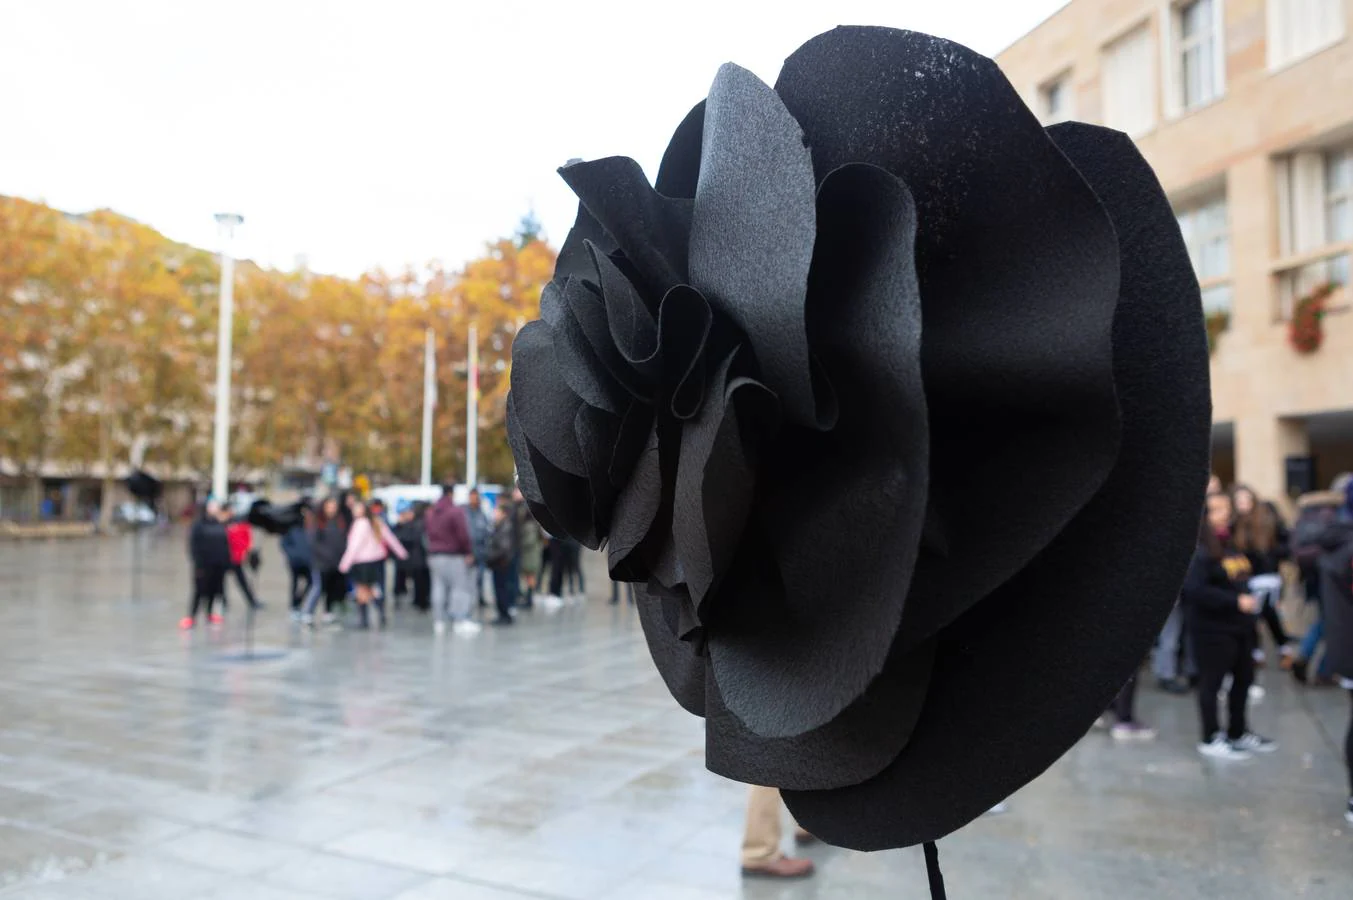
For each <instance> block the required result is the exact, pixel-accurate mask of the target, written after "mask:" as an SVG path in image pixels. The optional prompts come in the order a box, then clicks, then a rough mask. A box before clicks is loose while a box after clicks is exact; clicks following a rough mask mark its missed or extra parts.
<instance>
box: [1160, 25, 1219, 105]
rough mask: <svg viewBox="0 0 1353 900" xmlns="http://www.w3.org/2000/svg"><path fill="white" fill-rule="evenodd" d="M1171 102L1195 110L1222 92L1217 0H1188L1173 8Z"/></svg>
mask: <svg viewBox="0 0 1353 900" xmlns="http://www.w3.org/2000/svg"><path fill="white" fill-rule="evenodd" d="M1172 28H1173V30H1174V38H1175V45H1176V50H1175V60H1174V85H1173V86H1172V92H1173V93H1174V105H1175V106H1176V107H1177V108H1178V110H1179V111H1185V110H1190V109H1196V108H1198V107H1200V106H1204V105H1206V104H1208V103H1211V102H1212V101H1213V100H1216V99H1217V98H1218V97H1220V96H1221V95H1222V91H1223V82H1224V80H1225V77H1226V75H1225V73H1226V50H1225V44H1224V43H1223V42H1222V40H1221V37H1222V34H1223V22H1222V3H1221V0H1192V2H1188V3H1184V4H1182V5H1180V6H1176V7H1174V15H1173V24H1172Z"/></svg>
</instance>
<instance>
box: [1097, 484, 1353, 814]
mask: <svg viewBox="0 0 1353 900" xmlns="http://www.w3.org/2000/svg"><path fill="white" fill-rule="evenodd" d="M1285 597H1292V598H1293V599H1294V600H1296V598H1297V597H1299V598H1300V601H1299V602H1301V603H1304V605H1305V606H1306V611H1307V615H1305V616H1302V617H1301V618H1304V619H1308V620H1309V624H1308V625H1307V627H1306V628H1305V629H1304V632H1303V633H1302V634H1300V635H1298V634H1294V633H1293V632H1292V631H1290V630H1289V628H1288V624H1289V623H1288V622H1286V621H1284V616H1283V600H1284V598H1285ZM1293 618H1296V617H1293ZM1265 636H1267V638H1268V642H1267V644H1266V643H1265V640H1264V638H1265ZM1266 647H1268V648H1271V650H1272V654H1273V656H1274V657H1276V664H1277V667H1278V668H1280V669H1282V670H1286V671H1288V672H1290V673H1291V675H1292V677H1293V678H1294V679H1295V680H1296V681H1297V682H1298V683H1299V684H1300V685H1302V686H1303V687H1310V688H1340V689H1343V690H1345V691H1347V692H1348V696H1349V699H1350V701H1353V476H1343V477H1341V478H1339V479H1337V480H1336V482H1335V484H1334V486H1333V488H1332V489H1331V490H1329V491H1321V492H1316V493H1312V494H1307V495H1305V496H1303V497H1301V498H1299V500H1298V501H1297V503H1296V518H1295V521H1294V522H1293V524H1292V525H1291V527H1289V526H1288V524H1287V522H1286V521H1285V519H1284V517H1283V515H1282V513H1281V511H1280V510H1279V508H1278V506H1277V505H1276V504H1275V503H1273V502H1272V501H1270V500H1267V499H1265V498H1262V497H1260V496H1258V495H1257V494H1256V493H1255V492H1254V491H1253V490H1251V489H1250V488H1249V487H1247V486H1245V485H1234V486H1232V487H1231V488H1230V489H1229V490H1228V489H1224V488H1223V486H1222V484H1221V481H1220V479H1218V478H1216V477H1215V476H1214V477H1213V478H1212V479H1211V481H1210V482H1209V484H1208V490H1207V496H1206V501H1205V505H1204V510H1203V515H1202V519H1201V522H1200V526H1199V533H1198V544H1197V547H1196V549H1195V552H1194V556H1193V560H1192V562H1191V564H1190V566H1189V571H1188V575H1187V577H1186V579H1185V581H1184V585H1183V589H1182V590H1181V591H1180V597H1179V602H1178V604H1177V605H1176V607H1175V609H1174V611H1173V612H1172V613H1171V614H1170V617H1169V619H1168V620H1167V621H1166V623H1165V626H1164V628H1163V629H1162V631H1161V634H1160V637H1159V639H1158V641H1157V643H1156V647H1155V650H1154V652H1153V654H1152V660H1151V671H1152V674H1153V675H1154V677H1155V680H1156V684H1157V685H1158V686H1159V688H1160V689H1161V690H1163V691H1166V692H1168V693H1171V694H1181V695H1183V694H1188V693H1190V692H1193V693H1196V699H1197V705H1198V718H1199V742H1198V752H1199V753H1201V754H1202V755H1204V756H1206V757H1209V758H1212V759H1217V760H1244V759H1249V758H1251V757H1252V756H1254V755H1255V754H1264V753H1272V752H1275V751H1276V750H1277V749H1278V743H1277V741H1275V740H1274V739H1273V738H1270V737H1267V736H1265V735H1262V734H1259V733H1257V732H1256V731H1254V730H1253V729H1252V728H1251V727H1250V724H1249V716H1248V713H1249V706H1250V704H1251V703H1252V702H1255V701H1257V700H1258V699H1260V698H1262V697H1263V695H1264V689H1263V688H1262V687H1260V686H1259V685H1258V684H1256V677H1255V676H1256V670H1257V669H1258V668H1260V667H1262V666H1265V665H1268V664H1269V663H1270V662H1273V661H1275V660H1274V659H1273V657H1271V656H1270V653H1269V650H1267V649H1266ZM1136 688H1137V684H1136V678H1135V677H1134V678H1133V679H1131V680H1129V682H1128V684H1127V685H1125V686H1124V687H1123V690H1122V691H1121V692H1120V693H1119V695H1118V697H1117V698H1116V699H1115V700H1114V702H1113V704H1112V705H1111V707H1110V709H1109V711H1108V712H1107V713H1106V714H1105V716H1104V717H1103V718H1102V719H1101V721H1100V722H1099V723H1098V724H1100V725H1101V726H1103V727H1108V728H1109V729H1110V732H1111V734H1112V735H1113V737H1114V738H1116V739H1121V740H1151V739H1153V738H1154V737H1156V732H1155V730H1154V729H1152V728H1150V727H1148V726H1147V725H1145V724H1143V723H1142V722H1140V721H1138V720H1137V718H1136V715H1135V711H1134V705H1135V695H1136ZM1223 712H1224V715H1223ZM1344 754H1345V762H1346V765H1347V767H1348V772H1349V798H1348V806H1347V809H1346V810H1345V813H1344V814H1345V817H1346V818H1347V819H1348V821H1349V822H1350V823H1353V715H1351V716H1350V720H1349V723H1348V729H1347V733H1346V736H1345V739H1344Z"/></svg>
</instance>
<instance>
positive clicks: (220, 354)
mask: <svg viewBox="0 0 1353 900" xmlns="http://www.w3.org/2000/svg"><path fill="white" fill-rule="evenodd" d="M243 221H244V217H243V216H239V215H236V214H234V213H217V215H216V224H217V226H218V228H219V230H220V233H221V294H220V298H221V306H220V310H219V311H218V313H217V323H216V325H217V336H216V419H215V422H214V430H213V435H212V438H213V440H212V451H211V493H212V496H213V497H215V498H216V500H217V501H218V502H220V503H224V502H226V500H227V498H228V497H229V493H230V492H229V487H230V485H229V474H230V367H231V346H230V344H231V337H232V334H233V330H234V320H235V260H234V257H233V256H232V254H231V249H232V248H231V246H230V241H231V238H233V237H234V236H235V227H236V226H237V225H239V224H240V223H242V222H243Z"/></svg>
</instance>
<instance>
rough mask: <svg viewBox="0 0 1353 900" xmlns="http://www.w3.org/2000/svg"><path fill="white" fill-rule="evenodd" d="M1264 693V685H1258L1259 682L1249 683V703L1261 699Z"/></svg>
mask: <svg viewBox="0 0 1353 900" xmlns="http://www.w3.org/2000/svg"><path fill="white" fill-rule="evenodd" d="M1265 694H1266V692H1265V691H1264V686H1263V685H1260V684H1252V685H1250V702H1251V703H1258V702H1259V701H1260V700H1263V699H1264V696H1265Z"/></svg>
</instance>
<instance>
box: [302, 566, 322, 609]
mask: <svg viewBox="0 0 1353 900" xmlns="http://www.w3.org/2000/svg"><path fill="white" fill-rule="evenodd" d="M323 593H324V573H323V572H321V571H320V570H319V569H315V568H312V569H311V570H310V589H309V590H307V591H306V592H305V601H304V602H303V603H302V604H301V619H302V621H307V622H308V621H310V620H311V619H313V618H314V616H315V607H316V606H318V605H319V598H320V595H321V594H323Z"/></svg>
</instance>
